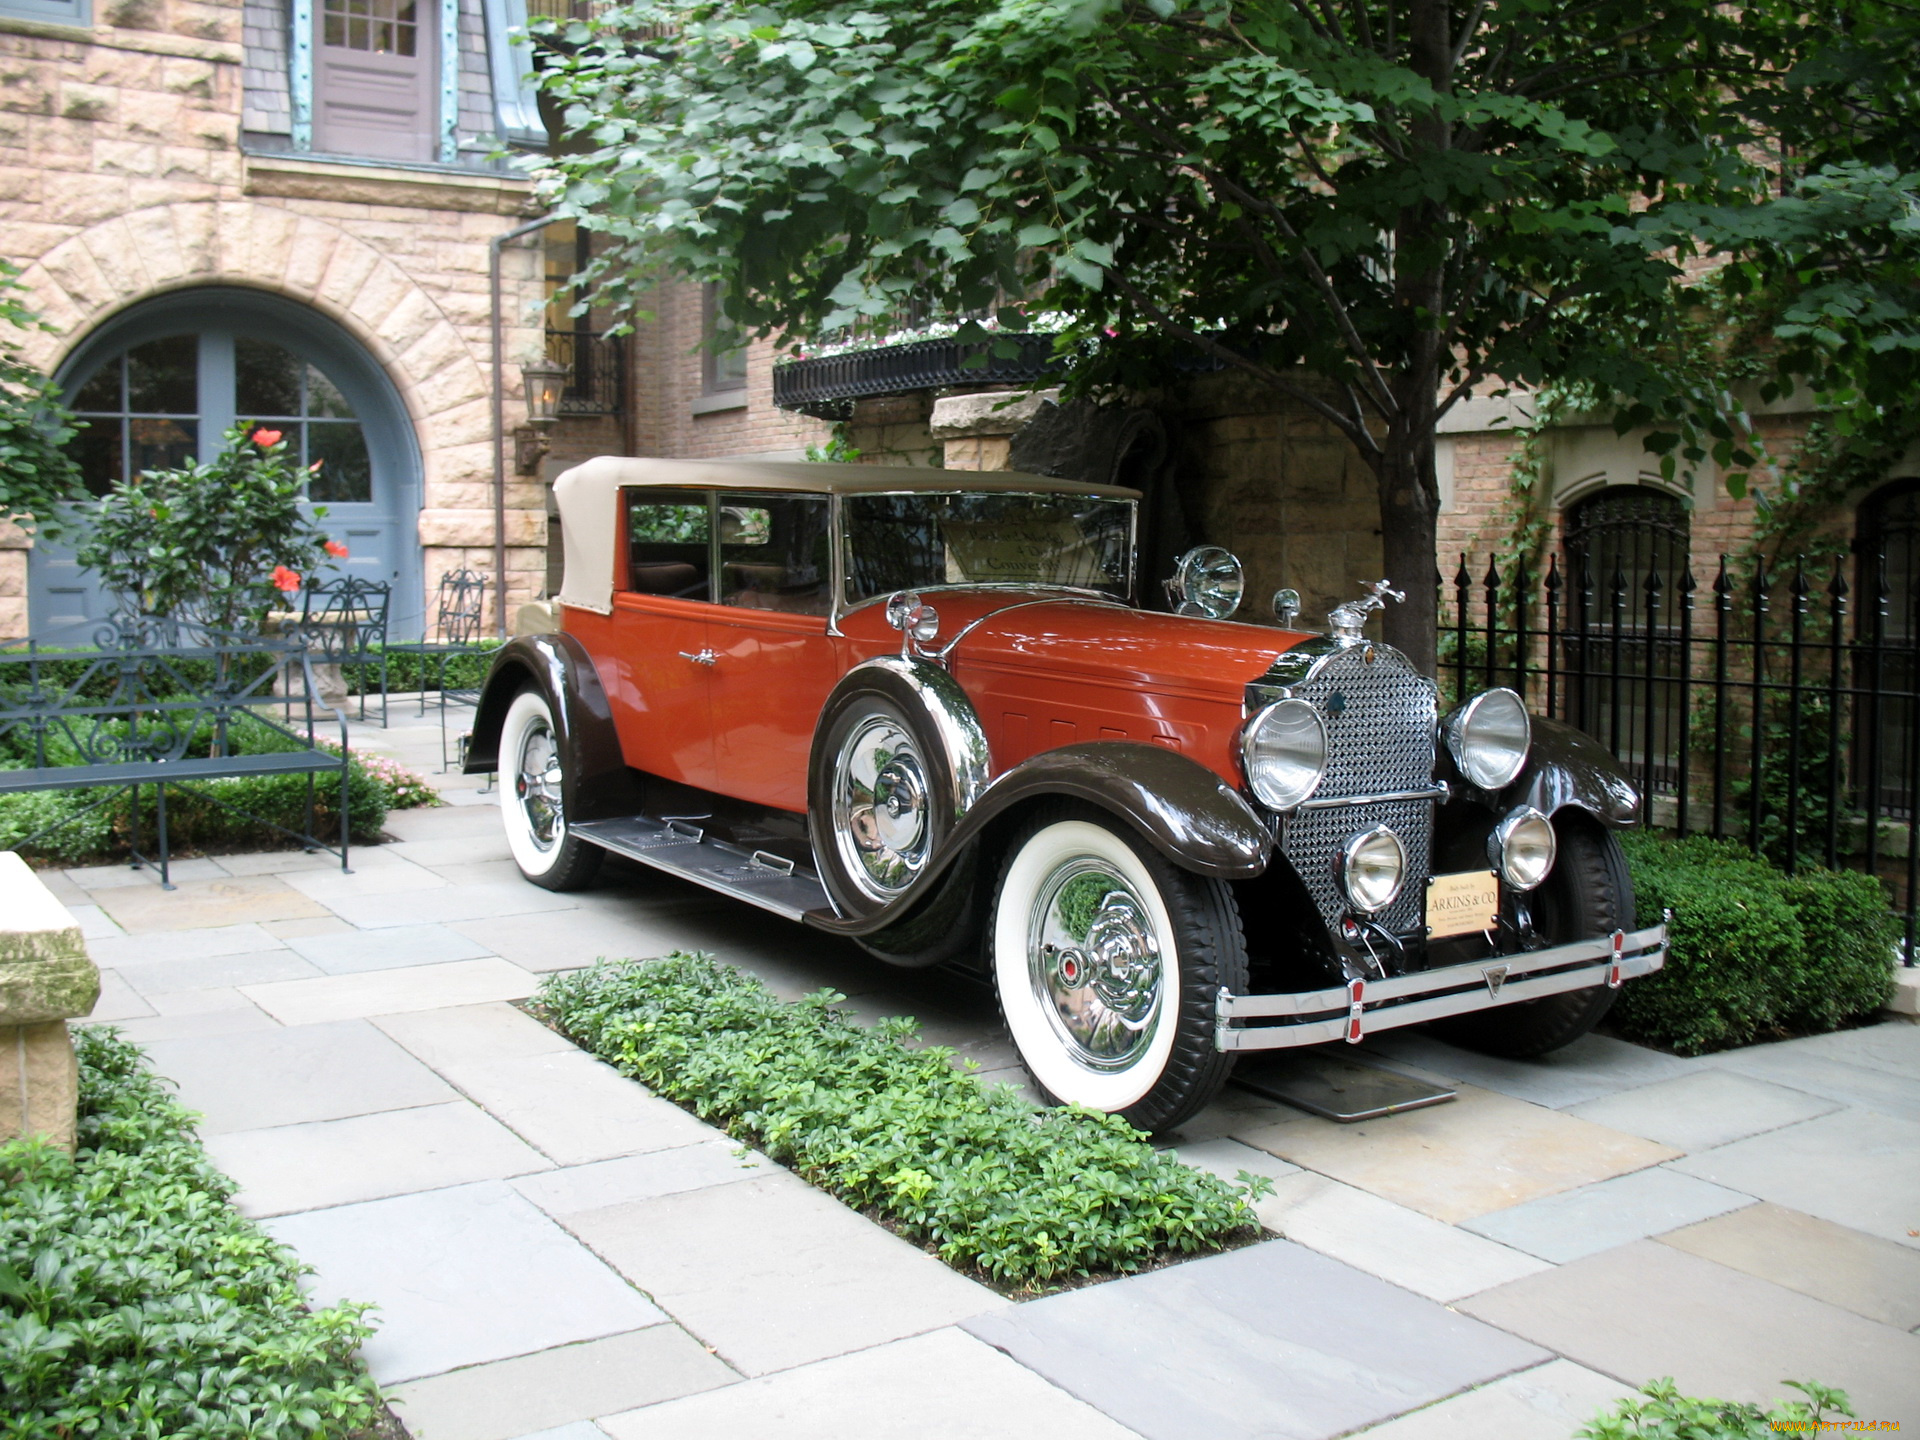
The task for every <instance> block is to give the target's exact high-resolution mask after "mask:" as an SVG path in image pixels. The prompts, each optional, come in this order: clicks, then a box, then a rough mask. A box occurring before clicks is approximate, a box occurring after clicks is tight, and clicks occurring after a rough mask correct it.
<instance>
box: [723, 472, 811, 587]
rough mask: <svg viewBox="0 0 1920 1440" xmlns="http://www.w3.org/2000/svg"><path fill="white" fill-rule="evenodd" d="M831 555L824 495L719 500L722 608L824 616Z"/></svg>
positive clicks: (725, 497)
mask: <svg viewBox="0 0 1920 1440" xmlns="http://www.w3.org/2000/svg"><path fill="white" fill-rule="evenodd" d="M830 556H831V546H830V544H829V541H828V536H827V497H826V496H824V495H722V496H721V497H720V568H721V586H722V589H721V595H720V603H721V604H723V605H745V606H748V607H750V608H752V609H755V610H781V611H785V612H787V613H788V614H792V615H825V614H826V613H827V611H828V608H829V607H828V601H829V598H830V596H829V585H828V582H829V580H830V578H831V570H832V561H831V558H830Z"/></svg>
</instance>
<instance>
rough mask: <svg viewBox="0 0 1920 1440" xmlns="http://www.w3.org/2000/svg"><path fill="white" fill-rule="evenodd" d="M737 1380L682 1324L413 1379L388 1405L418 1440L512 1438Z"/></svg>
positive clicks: (579, 1343)
mask: <svg viewBox="0 0 1920 1440" xmlns="http://www.w3.org/2000/svg"><path fill="white" fill-rule="evenodd" d="M739 1379H740V1377H739V1376H738V1375H736V1374H735V1373H734V1372H733V1371H732V1370H730V1369H728V1368H727V1366H726V1365H724V1364H722V1363H721V1362H720V1361H719V1360H716V1359H715V1358H714V1357H713V1356H712V1355H710V1354H708V1353H707V1350H706V1347H705V1346H703V1345H701V1344H700V1342H699V1341H697V1340H695V1339H694V1338H693V1337H692V1336H690V1335H688V1334H687V1332H686V1331H684V1330H682V1329H681V1328H680V1327H679V1326H678V1325H650V1326H648V1327H647V1328H646V1329H644V1330H629V1331H628V1332H626V1333H625V1334H623V1335H609V1336H607V1337H606V1338H605V1339H604V1340H583V1341H579V1342H577V1343H575V1344H572V1345H561V1346H557V1347H555V1348H553V1349H550V1350H542V1351H540V1352H539V1353H538V1354H534V1355H521V1356H518V1357H516V1358H514V1359H511V1360H496V1361H494V1362H493V1363H492V1364H490V1365H474V1366H469V1367H467V1368H466V1369H463V1370H455V1371H452V1372H451V1373H449V1374H444V1375H433V1376H429V1377H428V1378H427V1379H424V1380H415V1381H413V1382H411V1383H410V1384H406V1385H402V1386H400V1387H399V1389H397V1390H396V1391H394V1392H393V1396H392V1399H393V1401H394V1405H395V1408H396V1409H397V1410H398V1411H399V1414H400V1418H401V1419H402V1420H403V1421H404V1422H405V1424H406V1426H407V1429H408V1431H409V1432H410V1433H411V1434H412V1436H413V1440H514V1437H515V1436H520V1435H525V1434H528V1433H529V1432H537V1431H549V1432H550V1431H551V1430H552V1429H554V1428H555V1427H557V1426H560V1425H564V1424H567V1423H569V1422H571V1423H576V1424H577V1423H579V1422H581V1421H587V1420H591V1419H592V1418H593V1417H594V1416H596V1415H609V1414H612V1413H613V1412H615V1411H617V1410H628V1409H633V1408H635V1407H638V1406H641V1405H653V1404H657V1403H658V1402H660V1401H662V1400H671V1399H674V1398H676V1397H678V1396H681V1395H692V1394H695V1393H697V1392H700V1391H703V1390H712V1389H715V1388H716V1387H718V1386H721V1385H731V1384H734V1383H736V1382H738V1381H739ZM589 1428H591V1427H589ZM595 1433H596V1434H598V1433H604V1432H595Z"/></svg>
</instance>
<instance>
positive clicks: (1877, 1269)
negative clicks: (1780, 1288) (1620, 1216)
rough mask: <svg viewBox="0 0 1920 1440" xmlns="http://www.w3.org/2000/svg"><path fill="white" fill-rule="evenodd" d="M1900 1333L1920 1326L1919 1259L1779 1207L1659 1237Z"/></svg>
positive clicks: (1886, 1242)
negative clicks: (1890, 1327)
mask: <svg viewBox="0 0 1920 1440" xmlns="http://www.w3.org/2000/svg"><path fill="white" fill-rule="evenodd" d="M1660 1243H1661V1244H1663V1245H1671V1246H1673V1247H1674V1249H1676V1250H1685V1251H1686V1252H1687V1253H1688V1254H1690V1255H1698V1256H1700V1257H1701V1258H1702V1259H1703V1260H1713V1261H1716V1262H1718V1263H1719V1264H1721V1265H1729V1266H1731V1267H1733V1268H1734V1269H1735V1270H1743V1271H1745V1272H1746V1273H1747V1274H1749V1275H1757V1276H1759V1277H1760V1278H1761V1279H1762V1280H1771V1281H1772V1282H1773V1283H1774V1284H1776V1285H1784V1286H1785V1287H1786V1288H1787V1289H1789V1290H1797V1291H1799V1292H1800V1293H1801V1294H1802V1295H1811V1296H1812V1297H1813V1298H1814V1299H1816V1300H1824V1301H1826V1302H1827V1303H1828V1304H1829V1305H1838V1306H1839V1307H1840V1308H1841V1309H1842V1310H1851V1311H1853V1313H1854V1314H1856V1315H1864V1316H1865V1317H1866V1318H1867V1319H1869V1320H1878V1321H1879V1322H1880V1323H1881V1324H1882V1325H1891V1326H1893V1327H1894V1328H1895V1329H1896V1330H1912V1329H1914V1328H1915V1327H1917V1326H1920V1253H1916V1252H1915V1251H1912V1250H1909V1249H1906V1248H1905V1247H1903V1246H1900V1245H1896V1244H1894V1243H1893V1242H1892V1241H1891V1240H1882V1239H1880V1238H1879V1237H1878V1236H1876V1235H1863V1234H1862V1233H1861V1232H1860V1231H1858V1230H1850V1229H1848V1228H1847V1227H1846V1226H1844V1225H1835V1224H1833V1223H1832V1222H1831V1221H1827V1220H1819V1219H1816V1218H1814V1217H1813V1216H1811V1215H1802V1214H1801V1213H1800V1212H1799V1211H1798V1210H1787V1209H1783V1208H1782V1207H1780V1206H1778V1205H1766V1204H1760V1205H1751V1206H1748V1207H1747V1208H1746V1209H1744V1210H1738V1211H1735V1212H1734V1213H1733V1214H1731V1215H1723V1216H1721V1217H1719V1218H1718V1219H1714V1220H1705V1221H1702V1222H1701V1223H1700V1224H1698V1225H1689V1226H1687V1227H1685V1228H1684V1229H1681V1230H1675V1231H1672V1232H1670V1233H1668V1234H1666V1235H1662V1236H1661V1237H1660Z"/></svg>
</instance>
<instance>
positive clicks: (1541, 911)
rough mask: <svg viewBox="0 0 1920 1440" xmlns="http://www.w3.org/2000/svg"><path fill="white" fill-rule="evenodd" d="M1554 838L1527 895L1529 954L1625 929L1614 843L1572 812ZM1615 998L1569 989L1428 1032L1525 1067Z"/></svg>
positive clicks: (1629, 888)
mask: <svg viewBox="0 0 1920 1440" xmlns="http://www.w3.org/2000/svg"><path fill="white" fill-rule="evenodd" d="M1554 831H1555V838H1556V840H1557V841H1558V851H1559V854H1558V858H1556V859H1555V860H1554V862H1553V871H1552V873H1551V874H1549V875H1548V876H1547V878H1546V880H1545V881H1544V882H1543V883H1542V884H1541V886H1540V888H1539V889H1538V890H1536V891H1534V892H1533V907H1532V908H1533V928H1534V934H1535V936H1536V937H1537V939H1536V943H1535V946H1534V948H1536V949H1541V950H1544V949H1547V948H1549V947H1551V946H1554V945H1566V944H1569V943H1570V942H1572V941H1575V940H1589V939H1592V938H1593V937H1594V936H1597V935H1610V934H1612V933H1613V932H1614V931H1615V930H1631V929H1632V928H1633V879H1632V877H1631V876H1630V875H1628V873H1627V857H1626V854H1625V853H1624V852H1623V851H1622V850H1621V848H1620V842H1619V841H1618V840H1616V839H1615V838H1614V837H1613V834H1612V833H1611V832H1610V831H1607V830H1604V829H1602V828H1601V827H1600V825H1599V823H1598V822H1597V821H1595V820H1592V819H1589V818H1588V817H1587V816H1585V815H1583V814H1580V813H1579V812H1577V811H1562V812H1561V816H1560V818H1556V819H1555V821H1554ZM1619 993H1620V992H1619V991H1617V990H1609V989H1608V988H1607V987H1606V986H1604V985H1602V986H1597V987H1595V988H1594V989H1591V990H1573V991H1569V992H1568V993H1567V994H1564V995H1548V996H1546V997H1545V998H1543V999H1539V1000H1523V1001H1521V1002H1520V1003H1519V1004H1517V1005H1500V1006H1496V1007H1495V1008H1494V1009H1492V1010H1480V1011H1476V1012H1474V1013H1473V1014H1470V1015H1458V1016H1455V1017H1454V1018H1452V1019H1450V1020H1436V1021H1435V1022H1434V1023H1433V1024H1432V1026H1431V1027H1429V1028H1431V1029H1432V1031H1433V1033H1434V1034H1436V1035H1438V1036H1439V1037H1440V1038H1441V1039H1443V1040H1450V1041H1452V1042H1453V1043H1454V1044H1456V1045H1464V1046H1466V1047H1467V1048H1468V1049H1470V1050H1479V1051H1482V1052H1483V1053H1485V1054H1488V1055H1503V1056H1507V1057H1509V1058H1511V1059H1515V1060H1525V1059H1530V1058H1532V1057H1533V1056H1535V1055H1545V1054H1546V1053H1547V1052H1548V1051H1550V1050H1558V1049H1559V1048H1560V1047H1561V1046H1563V1045H1571V1044H1572V1043H1573V1042H1574V1041H1575V1040H1578V1039H1579V1038H1580V1037H1581V1036H1582V1035H1584V1034H1586V1033H1587V1032H1588V1031H1589V1030H1591V1029H1593V1027H1594V1026H1595V1025H1597V1024H1599V1023H1600V1021H1601V1020H1602V1019H1603V1018H1604V1017H1605V1015H1606V1013H1607V1011H1609V1010H1611V1009H1612V1008H1613V1002H1614V1000H1615V999H1616V998H1617V997H1618V996H1619Z"/></svg>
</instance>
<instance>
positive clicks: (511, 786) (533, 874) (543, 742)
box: [500, 690, 606, 890]
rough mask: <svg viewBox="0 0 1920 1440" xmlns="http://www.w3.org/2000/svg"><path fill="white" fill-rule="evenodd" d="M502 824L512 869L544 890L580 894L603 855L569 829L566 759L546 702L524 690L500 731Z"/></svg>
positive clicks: (595, 870)
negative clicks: (513, 867)
mask: <svg viewBox="0 0 1920 1440" xmlns="http://www.w3.org/2000/svg"><path fill="white" fill-rule="evenodd" d="M500 819H501V823H502V824H503V825H504V826H505V827H506V832H507V848H508V849H509V850H511V851H512V852H513V863H514V864H516V865H518V866H519V867H520V873H521V874H522V875H524V876H526V877H527V879H529V880H531V881H532V882H533V883H534V884H536V885H540V886H544V887H545V888H546V889H548V890H582V889H585V888H586V887H587V886H588V885H589V884H591V883H592V882H593V877H594V875H595V874H596V873H598V871H599V869H600V860H601V857H602V856H603V855H604V854H605V853H606V852H605V851H603V850H601V848H600V847H599V846H598V845H593V844H590V843H588V842H587V841H585V840H582V839H581V838H580V837H579V836H578V835H575V834H574V833H573V832H572V830H570V829H569V828H568V827H567V805H566V758H565V755H564V753H563V752H562V750H561V747H560V737H559V731H558V730H557V729H556V727H555V726H554V723H553V711H552V709H551V708H549V706H548V705H547V697H546V696H544V695H542V694H541V693H540V692H539V691H537V690H522V691H521V692H520V693H519V694H518V695H516V696H514V699H513V704H511V705H509V706H508V707H507V716H506V719H505V720H504V721H503V722H502V723H501V726H500Z"/></svg>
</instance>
